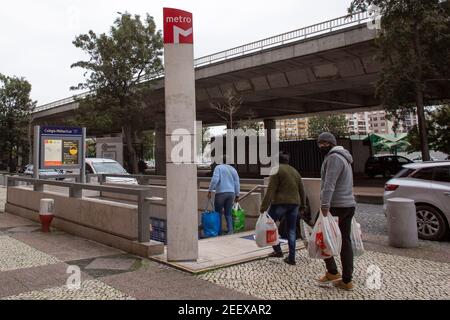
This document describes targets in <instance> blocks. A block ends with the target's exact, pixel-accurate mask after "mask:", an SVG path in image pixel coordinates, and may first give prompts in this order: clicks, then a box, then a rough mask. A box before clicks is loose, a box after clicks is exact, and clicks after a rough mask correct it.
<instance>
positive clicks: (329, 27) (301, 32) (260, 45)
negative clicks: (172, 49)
mask: <svg viewBox="0 0 450 320" xmlns="http://www.w3.org/2000/svg"><path fill="white" fill-rule="evenodd" d="M370 18H371V16H370V15H369V13H368V12H358V13H354V14H353V15H351V16H350V15H347V16H342V17H339V18H336V19H332V20H328V21H324V22H321V23H317V24H314V25H311V26H308V27H305V28H301V29H297V30H294V31H290V32H286V33H283V34H280V35H277V36H274V37H270V38H266V39H263V40H259V41H255V42H251V43H248V44H246V45H243V46H239V47H236V48H232V49H228V50H225V51H221V52H218V53H214V54H211V55H208V56H205V57H201V58H198V59H196V60H195V66H196V67H199V66H204V65H208V64H211V63H215V62H218V61H221V60H227V59H230V58H234V57H237V56H241V55H245V54H249V53H252V52H257V51H261V50H265V49H267V48H270V47H275V46H279V45H283V44H285V43H289V42H294V41H299V40H303V39H307V38H310V37H313V36H317V35H320V34H325V33H329V32H333V31H336V30H339V29H343V28H346V27H349V26H354V25H360V24H362V23H367V22H368V21H369V19H370Z"/></svg>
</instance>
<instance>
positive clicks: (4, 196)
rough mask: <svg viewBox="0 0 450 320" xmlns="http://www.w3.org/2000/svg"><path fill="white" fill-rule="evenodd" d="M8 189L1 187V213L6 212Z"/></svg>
mask: <svg viewBox="0 0 450 320" xmlns="http://www.w3.org/2000/svg"><path fill="white" fill-rule="evenodd" d="M5 203H6V188H5V187H2V186H0V212H3V211H5Z"/></svg>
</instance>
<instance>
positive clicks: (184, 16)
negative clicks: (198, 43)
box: [163, 8, 194, 44]
mask: <svg viewBox="0 0 450 320" xmlns="http://www.w3.org/2000/svg"><path fill="white" fill-rule="evenodd" d="M163 12H164V43H174V44H179V43H194V32H193V29H192V13H190V12H187V11H183V10H179V9H173V8H164V9H163Z"/></svg>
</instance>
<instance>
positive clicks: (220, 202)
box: [214, 192, 235, 234]
mask: <svg viewBox="0 0 450 320" xmlns="http://www.w3.org/2000/svg"><path fill="white" fill-rule="evenodd" d="M234 198H235V195H234V193H233V192H224V193H216V195H215V197H214V209H215V210H216V211H217V212H218V213H219V215H220V229H219V234H222V214H225V220H226V222H227V228H228V234H233V218H232V217H231V209H232V208H233V203H234Z"/></svg>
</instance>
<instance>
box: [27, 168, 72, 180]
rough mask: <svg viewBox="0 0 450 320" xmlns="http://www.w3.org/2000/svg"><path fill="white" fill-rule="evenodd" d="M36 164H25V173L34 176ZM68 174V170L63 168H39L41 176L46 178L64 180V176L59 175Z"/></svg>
mask: <svg viewBox="0 0 450 320" xmlns="http://www.w3.org/2000/svg"><path fill="white" fill-rule="evenodd" d="M33 168H34V166H33V165H32V164H28V165H26V166H25V169H24V171H23V173H24V174H25V175H28V176H33V174H34V169H33ZM64 174H66V171H65V170H63V169H39V176H42V177H45V178H53V177H54V178H55V179H56V180H64V178H62V177H58V176H60V175H64Z"/></svg>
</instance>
